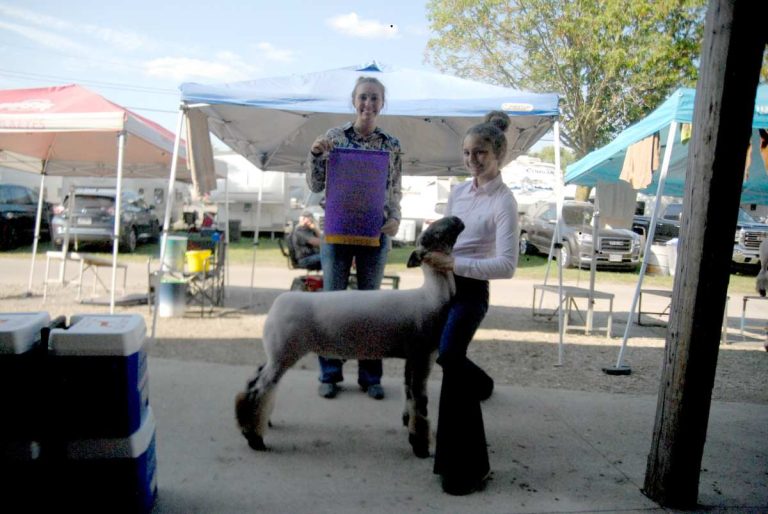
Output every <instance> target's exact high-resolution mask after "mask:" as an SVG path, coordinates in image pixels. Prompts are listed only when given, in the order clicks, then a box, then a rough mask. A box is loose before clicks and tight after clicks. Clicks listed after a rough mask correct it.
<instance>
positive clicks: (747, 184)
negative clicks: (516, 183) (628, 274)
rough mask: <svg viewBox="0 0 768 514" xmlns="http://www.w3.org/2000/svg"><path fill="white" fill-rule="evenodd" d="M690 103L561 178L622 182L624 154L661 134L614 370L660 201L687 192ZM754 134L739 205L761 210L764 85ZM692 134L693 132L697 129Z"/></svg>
mask: <svg viewBox="0 0 768 514" xmlns="http://www.w3.org/2000/svg"><path fill="white" fill-rule="evenodd" d="M694 100H695V90H693V89H678V90H677V91H675V92H674V93H673V94H672V95H671V96H670V97H669V98H668V99H667V100H666V101H665V102H664V103H663V104H661V106H659V107H658V108H657V109H656V110H654V111H653V112H651V113H650V114H649V115H648V116H646V117H645V118H643V119H642V120H640V121H638V122H637V123H635V124H634V125H632V126H630V127H628V128H627V129H625V130H624V131H622V132H621V133H619V135H618V136H616V138H615V139H614V140H613V141H611V142H610V143H608V144H607V145H605V146H603V147H602V148H599V149H597V150H595V151H593V152H591V153H589V154H587V155H586V156H584V157H583V158H581V159H580V160H578V161H576V162H574V163H572V164H571V165H570V166H568V169H567V172H566V174H565V183H566V184H577V185H584V186H597V185H598V183H599V182H617V181H618V180H620V178H619V177H620V175H621V171H622V167H623V165H624V159H625V157H626V155H627V151H628V149H629V148H630V147H631V146H632V145H634V144H636V143H638V142H640V141H642V140H644V139H646V138H648V137H649V136H652V135H654V134H659V141H660V142H661V145H660V153H663V155H664V158H663V160H662V161H661V166H660V168H659V169H658V170H653V174H652V181H651V183H650V184H649V185H648V186H647V187H646V188H645V189H643V190H641V192H643V193H646V194H650V195H656V201H655V203H654V208H653V211H652V214H651V216H652V217H651V225H650V228H649V232H648V235H647V240H646V248H645V255H644V257H643V264H642V267H641V268H640V277H639V280H638V283H637V289H636V291H635V295H634V297H633V300H632V306H631V307H630V312H629V317H628V319H627V325H626V330H625V332H624V339H623V341H622V346H621V351H620V352H619V357H618V360H617V363H616V368H615V369H616V370H620V369H621V368H623V367H624V366H623V364H622V359H623V354H624V349H625V348H626V344H627V338H628V337H629V327H630V326H631V319H632V316H633V315H634V311H635V307H636V304H637V298H638V296H639V293H640V290H641V287H642V281H643V277H644V275H645V270H646V267H647V259H648V255H649V253H650V248H651V243H652V241H653V236H654V231H655V226H656V216H657V215H658V210H659V203H660V198H661V196H663V195H667V196H678V197H682V196H683V195H684V193H685V173H686V165H687V160H688V144H687V142H683V141H681V139H682V138H678V137H677V130H678V126H679V125H680V124H690V123H692V122H693V109H694ZM752 129H753V130H752V136H751V147H750V154H749V159H748V162H749V166H748V168H747V170H746V173H745V180H744V184H743V186H742V193H741V202H742V203H755V204H763V205H765V204H768V170H767V167H768V162H764V160H763V157H762V156H761V154H760V135H759V130H760V129H763V130H765V129H768V86H766V85H762V86H759V87H758V89H757V94H756V98H755V111H754V117H753V120H752ZM693 130H696V128H695V126H694V127H693Z"/></svg>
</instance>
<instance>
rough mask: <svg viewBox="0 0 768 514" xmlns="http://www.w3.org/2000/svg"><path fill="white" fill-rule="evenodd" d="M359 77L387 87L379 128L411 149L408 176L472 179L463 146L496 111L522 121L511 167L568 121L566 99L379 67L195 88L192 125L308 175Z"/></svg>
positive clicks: (185, 92)
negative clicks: (311, 158)
mask: <svg viewBox="0 0 768 514" xmlns="http://www.w3.org/2000/svg"><path fill="white" fill-rule="evenodd" d="M359 76H373V77H376V78H378V79H379V80H381V82H382V83H383V84H384V85H385V87H386V101H385V104H384V109H383V111H382V113H381V115H380V116H379V119H378V125H379V126H380V127H381V128H382V129H383V130H385V131H388V132H391V133H392V134H395V135H396V136H397V137H398V138H399V139H400V141H401V142H402V144H403V151H404V155H403V173H404V174H407V175H429V176H434V175H466V171H465V170H464V168H463V164H462V161H461V155H460V154H461V152H460V145H461V138H462V137H463V136H464V132H465V131H466V129H467V128H469V127H470V126H471V125H473V124H475V123H477V122H478V118H479V117H482V116H483V115H484V114H485V113H487V112H488V111H491V110H494V109H496V110H503V111H505V112H506V113H507V114H509V115H510V117H512V124H511V126H510V129H509V131H508V132H507V137H508V139H509V143H510V144H509V153H508V158H509V159H510V160H511V159H514V158H515V157H517V156H518V155H520V154H522V153H524V152H525V151H526V150H527V149H528V148H530V147H531V146H533V144H534V143H536V141H538V140H539V139H540V138H541V136H542V135H544V133H546V132H547V131H548V130H550V129H551V128H552V125H553V124H554V122H555V121H556V120H557V118H558V116H559V110H558V96H557V95H556V94H535V93H527V92H523V91H517V90H514V89H510V88H506V87H501V86H494V85H490V84H484V83H480V82H474V81H470V80H466V79H461V78H458V77H453V76H449V75H442V74H438V73H434V72H429V71H423V70H409V69H397V70H395V69H388V68H385V67H383V66H380V65H378V64H376V63H373V64H370V65H368V66H364V67H350V68H341V69H334V70H328V71H321V72H315V73H308V74H304V75H292V76H287V77H275V78H264V79H258V80H252V81H246V82H236V83H230V84H216V85H201V84H195V83H185V84H182V85H181V93H182V102H183V104H184V106H185V107H186V108H187V109H188V110H189V111H190V112H192V111H196V112H198V113H201V114H202V115H203V116H198V117H190V119H189V120H188V121H189V123H190V124H192V125H195V126H199V125H206V126H207V128H208V129H210V132H212V133H213V134H214V135H216V136H217V137H218V138H219V139H220V140H221V141H222V142H223V143H224V144H226V145H227V146H229V147H231V148H232V149H233V150H235V151H236V152H238V153H240V154H241V155H243V156H245V157H246V158H247V159H248V160H249V161H251V162H252V163H253V164H255V165H256V166H258V167H259V168H261V169H269V170H274V171H292V172H300V173H303V172H304V171H305V167H304V165H305V160H306V158H307V154H308V152H309V147H310V146H311V144H312V141H313V140H314V139H315V138H316V137H317V136H318V135H320V134H323V133H325V131H326V130H328V129H329V128H331V127H334V126H338V125H342V124H343V123H346V122H348V121H352V119H353V117H354V109H353V107H352V98H351V92H352V88H353V87H354V84H355V80H356V79H357V78H358V77H359ZM197 135H199V136H200V137H193V139H192V141H191V142H190V146H191V147H192V148H193V151H194V149H195V148H197V149H201V148H202V147H204V146H206V145H210V143H209V142H207V137H208V133H207V130H205V131H200V132H199V133H198V134H197Z"/></svg>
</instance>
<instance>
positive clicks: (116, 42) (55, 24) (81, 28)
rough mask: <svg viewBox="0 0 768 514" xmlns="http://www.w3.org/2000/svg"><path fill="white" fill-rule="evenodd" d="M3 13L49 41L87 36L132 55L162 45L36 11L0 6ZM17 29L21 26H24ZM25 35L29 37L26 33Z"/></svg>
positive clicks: (132, 33)
mask: <svg viewBox="0 0 768 514" xmlns="http://www.w3.org/2000/svg"><path fill="white" fill-rule="evenodd" d="M0 14H2V15H5V16H7V17H9V18H14V19H16V20H17V21H19V22H23V23H25V24H26V25H27V29H28V31H30V32H31V31H36V33H41V31H38V30H37V29H35V28H33V27H32V26H36V27H42V28H43V30H44V31H45V34H46V35H47V36H48V37H47V39H50V38H54V37H57V35H56V34H55V32H58V33H59V35H58V37H61V38H65V37H66V36H65V35H63V34H64V33H71V34H74V35H76V36H78V37H86V38H90V39H92V40H96V41H97V42H100V43H106V44H108V45H109V46H111V47H112V48H113V49H115V50H120V51H124V52H132V51H136V50H141V49H144V50H146V49H152V48H158V47H159V46H160V45H159V44H158V43H157V42H156V41H155V40H153V39H152V38H149V37H146V36H143V35H141V34H137V33H135V32H129V31H125V30H116V29H112V28H108V27H100V26H98V25H91V24H84V23H73V22H70V21H67V20H63V19H61V18H55V17H53V16H47V15H45V14H40V13H38V12H35V11H30V10H26V9H20V8H15V7H11V6H8V5H5V4H0ZM15 26H16V27H21V25H15ZM22 35H24V36H25V37H29V36H27V35H26V34H22ZM29 39H32V40H33V41H36V42H40V41H38V39H37V37H34V38H33V37H29ZM43 44H45V43H43ZM46 46H48V45H46Z"/></svg>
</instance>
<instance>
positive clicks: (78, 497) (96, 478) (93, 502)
mask: <svg viewBox="0 0 768 514" xmlns="http://www.w3.org/2000/svg"><path fill="white" fill-rule="evenodd" d="M64 451H65V453H64V455H63V457H64V460H63V461H59V462H57V463H56V464H55V465H54V467H53V469H52V473H51V482H50V483H49V484H48V485H46V488H50V489H51V490H52V491H54V492H55V494H56V498H57V500H55V501H56V502H57V504H58V505H59V506H60V507H62V509H61V510H64V511H70V510H71V511H74V512H150V511H151V510H152V506H153V505H154V502H155V499H156V497H157V474H156V471H157V457H156V433H155V418H154V416H153V414H152V409H151V408H147V414H146V415H145V416H144V420H143V421H142V423H141V426H140V427H139V428H138V430H136V432H134V433H133V434H131V435H130V436H128V437H124V438H94V439H90V438H89V439H74V440H70V441H66V442H65V443H64ZM59 502H60V503H59Z"/></svg>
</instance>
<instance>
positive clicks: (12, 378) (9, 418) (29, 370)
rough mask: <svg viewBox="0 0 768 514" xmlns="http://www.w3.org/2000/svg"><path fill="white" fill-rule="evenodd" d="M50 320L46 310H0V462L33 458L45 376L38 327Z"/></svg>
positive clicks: (35, 456) (46, 324)
mask: <svg viewBox="0 0 768 514" xmlns="http://www.w3.org/2000/svg"><path fill="white" fill-rule="evenodd" d="M50 322H51V318H50V316H49V315H48V313H47V312H18V313H8V314H0V412H2V422H0V462H3V463H5V462H8V461H17V460H21V461H29V460H32V459H35V458H37V453H38V451H39V441H40V435H41V434H40V433H39V420H38V419H37V413H39V412H40V411H41V410H42V409H41V405H40V393H41V391H42V385H43V381H44V380H45V373H44V368H43V363H44V357H45V352H44V351H42V349H41V348H40V331H41V330H42V329H43V328H44V327H46V326H48V324H50Z"/></svg>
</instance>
